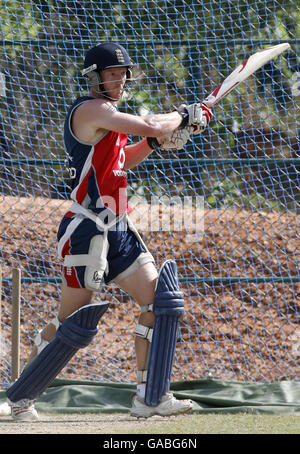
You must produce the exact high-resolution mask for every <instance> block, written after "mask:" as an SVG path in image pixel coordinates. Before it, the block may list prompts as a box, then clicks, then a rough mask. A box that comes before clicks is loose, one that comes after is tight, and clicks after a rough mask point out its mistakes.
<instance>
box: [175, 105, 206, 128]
mask: <svg viewBox="0 0 300 454" xmlns="http://www.w3.org/2000/svg"><path fill="white" fill-rule="evenodd" d="M177 112H178V113H180V115H181V116H182V123H181V125H180V127H179V128H184V127H186V126H188V127H190V134H192V135H196V134H201V133H202V132H203V131H204V130H205V128H206V127H207V125H208V124H209V122H210V120H211V119H212V117H213V113H212V111H211V109H209V108H208V107H207V106H206V105H205V104H200V103H195V104H190V105H189V106H186V105H185V104H181V106H179V107H178V109H177Z"/></svg>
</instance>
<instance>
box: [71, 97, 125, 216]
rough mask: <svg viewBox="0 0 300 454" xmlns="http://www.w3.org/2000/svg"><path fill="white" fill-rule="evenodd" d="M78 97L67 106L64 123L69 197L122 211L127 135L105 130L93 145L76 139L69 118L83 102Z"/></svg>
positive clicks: (87, 204)
mask: <svg viewBox="0 0 300 454" xmlns="http://www.w3.org/2000/svg"><path fill="white" fill-rule="evenodd" d="M90 99H94V98H91V97H89V96H83V97H80V98H78V99H77V100H76V101H75V102H74V103H73V104H72V105H71V107H70V109H69V111H68V113H67V116H66V119H65V124H64V141H65V147H66V150H67V152H68V155H69V169H70V177H71V187H72V192H71V196H70V197H71V200H73V201H74V202H77V203H79V204H80V205H82V206H83V207H85V208H87V209H90V210H96V209H97V208H103V207H108V208H109V209H111V210H112V211H113V212H114V213H115V214H121V213H125V212H126V211H127V210H128V206H127V195H126V187H127V173H126V171H125V170H124V164H125V152H124V148H125V146H126V143H127V134H122V133H119V132H114V131H106V132H104V134H103V135H102V136H101V137H99V139H98V141H97V142H96V143H94V144H88V143H84V142H80V141H79V140H78V139H77V138H76V137H75V135H74V134H73V131H72V128H71V118H72V114H73V112H74V110H75V109H76V108H77V107H78V106H79V105H80V104H82V103H83V102H86V101H87V100H90Z"/></svg>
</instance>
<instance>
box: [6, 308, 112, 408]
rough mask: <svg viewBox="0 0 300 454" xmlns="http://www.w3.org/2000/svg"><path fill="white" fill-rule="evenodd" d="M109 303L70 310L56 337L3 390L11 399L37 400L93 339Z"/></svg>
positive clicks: (15, 400) (13, 400)
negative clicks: (6, 388) (12, 382)
mask: <svg viewBox="0 0 300 454" xmlns="http://www.w3.org/2000/svg"><path fill="white" fill-rule="evenodd" d="M108 306H109V304H102V303H96V304H89V305H87V306H83V307H82V308H81V309H79V310H78V311H75V312H73V314H71V315H70V316H69V317H68V318H67V319H66V320H65V321H64V322H63V323H62V324H61V326H60V328H59V329H58V331H57V333H56V337H55V338H54V339H53V340H52V341H51V342H49V344H48V345H47V346H46V347H45V348H44V349H43V350H42V351H41V353H40V354H39V355H38V356H37V357H36V358H35V359H34V360H33V361H32V363H31V364H29V366H28V367H26V368H25V369H24V371H23V373H22V374H21V375H20V377H19V378H18V380H17V381H16V382H15V383H14V384H13V385H12V386H11V387H10V388H9V389H8V390H7V391H6V395H7V397H8V398H9V400H10V401H12V402H17V401H18V400H21V399H30V400H34V399H36V398H37V397H38V396H39V395H40V394H41V393H42V392H43V391H45V389H46V388H47V387H48V386H49V384H50V383H51V382H52V381H53V380H54V378H55V377H56V376H57V375H58V374H59V372H60V371H61V370H62V369H63V368H64V367H65V365H66V364H67V363H68V362H69V361H70V359H71V358H72V357H73V356H74V355H75V353H76V352H77V351H78V350H79V349H80V348H84V347H86V346H87V345H88V344H89V343H90V342H92V340H93V338H94V336H95V335H96V333H97V324H98V322H99V320H100V318H101V317H102V315H103V314H104V312H105V311H106V310H107V309H108Z"/></svg>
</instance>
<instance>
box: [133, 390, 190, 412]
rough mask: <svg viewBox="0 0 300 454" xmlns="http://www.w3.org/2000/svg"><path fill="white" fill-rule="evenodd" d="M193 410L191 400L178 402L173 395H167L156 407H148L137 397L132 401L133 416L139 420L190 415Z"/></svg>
mask: <svg viewBox="0 0 300 454" xmlns="http://www.w3.org/2000/svg"><path fill="white" fill-rule="evenodd" d="M192 408H193V402H192V401H191V400H189V399H185V400H178V399H176V398H175V397H174V396H173V394H172V393H166V394H164V396H163V397H162V399H161V402H160V403H159V404H158V405H157V406H156V407H150V406H149V405H146V404H145V402H144V400H143V399H141V398H140V397H138V396H137V395H135V396H134V397H133V400H132V407H131V412H130V414H131V416H136V417H137V418H149V417H150V416H154V415H160V416H171V415H180V414H182V413H188V412H189V411H191V410H192Z"/></svg>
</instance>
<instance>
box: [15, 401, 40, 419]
mask: <svg viewBox="0 0 300 454" xmlns="http://www.w3.org/2000/svg"><path fill="white" fill-rule="evenodd" d="M8 404H9V405H10V407H11V416H12V418H13V420H15V421H38V419H39V415H38V414H37V411H36V409H35V408H34V401H33V400H29V399H22V400H18V402H11V401H8Z"/></svg>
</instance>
